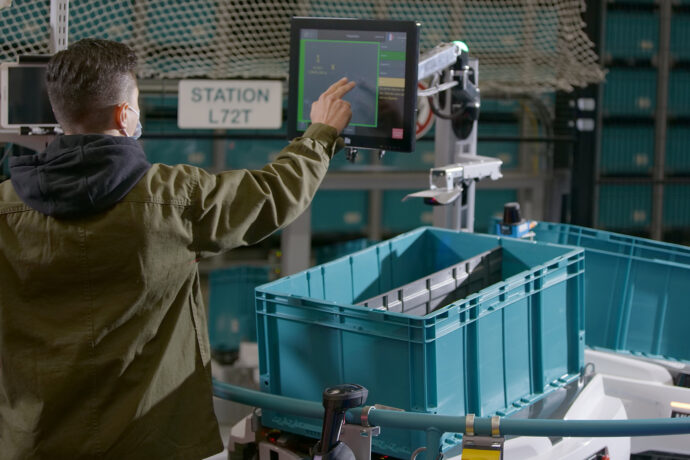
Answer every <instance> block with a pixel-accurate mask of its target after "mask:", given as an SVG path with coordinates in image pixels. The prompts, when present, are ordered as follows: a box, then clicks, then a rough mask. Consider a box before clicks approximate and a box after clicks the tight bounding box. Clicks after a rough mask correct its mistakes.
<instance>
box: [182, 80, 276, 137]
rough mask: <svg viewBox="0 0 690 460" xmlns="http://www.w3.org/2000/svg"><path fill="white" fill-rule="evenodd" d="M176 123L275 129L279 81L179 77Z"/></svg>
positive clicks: (193, 125)
mask: <svg viewBox="0 0 690 460" xmlns="http://www.w3.org/2000/svg"><path fill="white" fill-rule="evenodd" d="M178 97H179V99H178V105H177V125H178V126H179V127H180V128H188V129H278V128H280V127H281V125H282V122H283V82H282V81H277V80H180V83H179V87H178Z"/></svg>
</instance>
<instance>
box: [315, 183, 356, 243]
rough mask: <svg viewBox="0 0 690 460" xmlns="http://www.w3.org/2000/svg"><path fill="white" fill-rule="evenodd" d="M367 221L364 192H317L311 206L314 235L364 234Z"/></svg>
mask: <svg viewBox="0 0 690 460" xmlns="http://www.w3.org/2000/svg"><path fill="white" fill-rule="evenodd" d="M368 219H369V192H367V191H366V190H319V191H318V192H317V193H316V196H314V201H313V202H312V205H311V229H312V232H314V233H350V234H352V233H365V231H366V227H367V222H368Z"/></svg>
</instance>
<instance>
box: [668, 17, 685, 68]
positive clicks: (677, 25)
mask: <svg viewBox="0 0 690 460" xmlns="http://www.w3.org/2000/svg"><path fill="white" fill-rule="evenodd" d="M671 58H672V59H673V60H676V61H680V60H682V61H687V60H690V14H688V13H685V12H683V13H681V12H674V13H673V15H672V16H671Z"/></svg>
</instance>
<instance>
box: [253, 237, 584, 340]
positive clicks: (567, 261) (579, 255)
mask: <svg viewBox="0 0 690 460" xmlns="http://www.w3.org/2000/svg"><path fill="white" fill-rule="evenodd" d="M428 230H433V231H443V232H444V233H466V232H462V231H455V230H449V229H444V228H438V227H431V226H424V227H419V228H417V229H414V230H411V231H409V232H405V233H403V234H400V235H398V236H396V237H394V238H391V239H390V240H386V241H382V242H380V243H377V244H374V245H372V246H370V247H368V248H365V249H362V250H359V251H357V252H354V253H352V254H349V255H346V256H343V257H340V258H338V259H335V260H332V261H329V262H327V263H324V264H321V265H317V266H315V267H310V268H308V269H306V270H302V271H300V272H298V273H295V274H292V275H288V276H285V277H283V278H279V279H277V280H274V281H271V282H269V283H266V284H263V285H260V286H257V287H256V289H255V295H256V298H257V299H262V300H269V299H270V298H281V299H283V298H287V297H288V296H287V295H286V294H285V293H284V292H278V291H273V290H271V288H272V286H273V285H275V284H277V283H279V282H284V281H287V280H289V279H290V278H291V277H294V276H298V275H302V274H304V273H305V272H308V271H310V270H314V269H318V268H319V267H325V266H327V265H330V264H334V263H337V262H338V261H341V260H343V259H347V258H349V257H353V256H354V255H356V254H357V253H359V252H363V251H367V250H371V249H373V248H375V247H376V246H378V245H379V244H391V243H392V242H394V241H395V240H397V239H407V238H409V237H410V236H412V235H414V234H421V233H423V232H426V231H428ZM472 234H474V235H479V236H481V237H488V238H491V239H495V240H496V241H497V243H498V244H499V246H500V247H502V245H501V244H500V243H501V241H503V240H507V241H511V242H513V241H514V242H518V244H527V245H530V244H531V245H536V246H551V247H557V248H560V249H567V250H568V252H566V253H565V254H562V255H560V256H557V257H555V258H553V259H551V260H549V261H548V262H547V263H544V264H539V265H535V266H534V267H531V268H530V269H528V270H525V271H523V272H521V273H518V274H517V275H513V276H510V277H508V278H506V279H505V280H502V281H500V282H498V283H495V284H493V285H491V286H488V287H486V288H484V289H481V290H480V291H477V292H475V293H472V294H470V295H469V296H467V297H465V298H463V299H459V300H457V301H454V302H451V303H449V304H448V305H445V306H443V307H441V308H439V309H437V310H435V311H433V312H431V313H427V314H426V315H423V316H413V315H409V314H406V313H402V312H392V311H388V310H376V309H370V308H368V307H364V306H361V305H355V304H351V303H349V304H344V303H343V302H335V301H331V300H322V299H316V298H313V297H307V296H301V295H295V294H290V295H289V298H290V299H292V300H293V301H295V300H298V301H299V302H300V307H308V308H318V309H328V310H331V311H332V309H333V307H337V308H338V309H340V310H343V311H341V312H339V313H347V312H352V314H350V315H347V316H349V317H352V318H356V317H361V316H362V315H366V316H370V317H371V316H372V315H377V316H379V317H380V318H381V319H382V320H383V318H386V317H392V318H397V319H399V320H404V321H407V322H408V324H407V325H408V326H412V327H418V328H420V329H421V328H423V327H424V328H428V327H433V326H434V325H435V324H436V321H437V317H438V316H441V315H443V316H447V315H448V314H449V313H450V310H451V309H453V308H456V307H457V309H458V310H459V311H458V312H457V313H458V314H461V313H466V312H470V311H471V310H472V309H475V308H477V306H478V305H479V304H480V303H482V302H485V301H488V300H492V299H494V298H497V297H500V296H502V295H505V293H506V292H508V291H510V290H513V289H515V288H516V287H520V286H524V285H526V284H528V283H532V282H534V281H535V280H537V279H541V278H543V277H544V276H545V275H546V274H548V273H551V272H552V271H553V270H557V269H561V268H563V267H567V266H570V265H573V264H576V263H578V262H581V261H584V259H585V249H584V248H581V247H578V246H571V245H564V244H555V243H545V242H538V241H526V240H519V239H515V238H506V237H501V236H496V235H490V234H483V233H476V234H475V233H472ZM525 273H526V274H525ZM582 273H584V269H581V270H578V271H577V272H575V273H571V274H568V275H567V277H566V278H565V279H570V278H573V277H575V276H579V275H580V274H582ZM547 287H549V286H548V285H545V286H541V287H540V288H539V289H535V290H533V291H530V292H531V293H535V292H539V291H541V290H543V289H545V288H547ZM519 299H520V297H517V296H513V297H512V298H511V299H504V301H503V302H502V305H501V307H500V308H498V310H500V309H503V308H505V307H507V306H509V305H512V304H513V303H515V302H516V301H518V300H519ZM305 303H308V304H311V305H305ZM495 310H497V309H496V308H495V307H493V306H492V307H488V309H487V312H486V313H484V314H482V315H481V316H476V317H475V318H473V319H472V320H467V321H465V322H463V324H470V323H472V322H474V321H476V320H477V319H479V318H481V317H483V316H485V315H486V314H489V313H490V312H493V311H495ZM257 313H259V314H262V315H267V314H268V313H266V312H262V311H259V310H258V308H257ZM440 319H445V318H440ZM412 323H417V325H414V326H413V324H412ZM419 323H423V324H419Z"/></svg>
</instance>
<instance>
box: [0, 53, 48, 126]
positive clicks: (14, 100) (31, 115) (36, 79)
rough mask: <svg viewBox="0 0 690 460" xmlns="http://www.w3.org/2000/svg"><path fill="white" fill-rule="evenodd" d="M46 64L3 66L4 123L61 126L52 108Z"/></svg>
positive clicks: (0, 78)
mask: <svg viewBox="0 0 690 460" xmlns="http://www.w3.org/2000/svg"><path fill="white" fill-rule="evenodd" d="M45 74H46V66H45V65H44V64H14V63H12V64H4V65H3V66H2V68H1V69H0V85H1V86H2V96H1V97H0V99H1V101H0V103H1V104H2V105H1V106H0V112H1V118H2V120H1V121H2V126H3V127H5V128H13V127H23V126H43V127H47V126H57V125H58V123H57V121H56V120H55V115H53V110H52V109H51V107H50V100H49V99H48V92H47V90H46V83H45Z"/></svg>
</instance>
